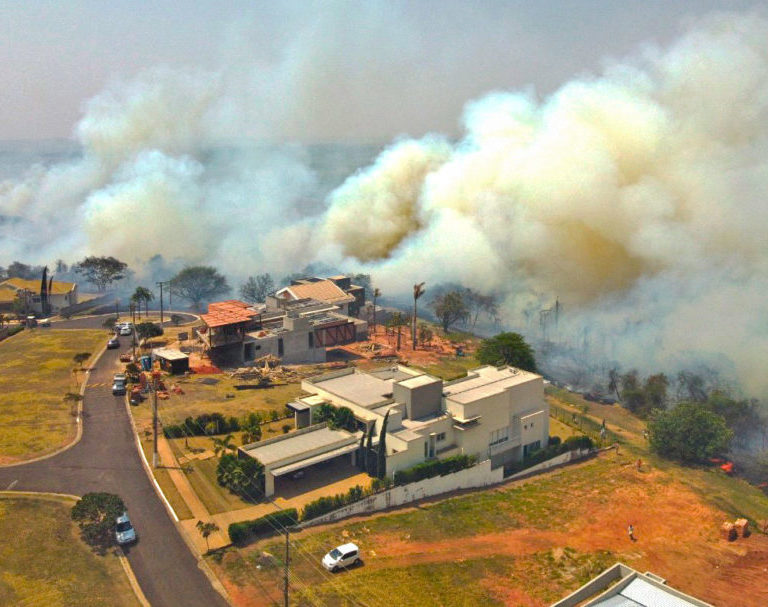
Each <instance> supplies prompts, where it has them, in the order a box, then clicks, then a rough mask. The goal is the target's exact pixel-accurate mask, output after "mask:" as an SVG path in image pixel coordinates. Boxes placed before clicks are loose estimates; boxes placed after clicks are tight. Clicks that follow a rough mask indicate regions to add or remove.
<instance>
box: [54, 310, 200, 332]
mask: <svg viewBox="0 0 768 607" xmlns="http://www.w3.org/2000/svg"><path fill="white" fill-rule="evenodd" d="M171 314H178V315H179V316H181V318H182V322H183V323H188V322H192V321H193V320H196V318H197V317H196V316H195V315H194V314H188V313H186V312H167V311H166V312H165V313H164V314H163V326H165V327H167V326H169V325H170V324H171V320H170V317H171ZM114 315H115V314H114V312H112V313H110V314H99V315H98V316H84V317H82V318H77V317H75V318H71V319H69V320H54V321H53V322H52V323H51V326H52V327H53V328H54V329H101V328H102V326H101V325H102V323H103V322H104V319H105V318H107V317H109V316H114ZM121 317H122V318H127V315H126V313H125V312H122V313H121ZM150 319H151V320H152V321H153V322H157V321H159V320H160V313H159V312H155V311H153V310H150ZM143 320H144V316H142V318H141V321H143ZM136 322H140V320H139V318H138V317H137V318H136Z"/></svg>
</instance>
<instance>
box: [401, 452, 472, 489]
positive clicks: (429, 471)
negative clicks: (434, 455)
mask: <svg viewBox="0 0 768 607" xmlns="http://www.w3.org/2000/svg"><path fill="white" fill-rule="evenodd" d="M476 463H477V458H476V457H475V456H473V455H452V456H451V457H446V458H445V459H433V460H429V461H427V462H421V463H420V464H416V465H415V466H412V467H410V468H406V469H405V470H398V471H397V472H395V485H407V484H409V483H415V482H416V481H420V480H423V479H425V478H432V477H433V476H445V475H446V474H451V473H452V472H458V471H459V470H464V469H465V468H471V467H472V466H474V465H475V464H476Z"/></svg>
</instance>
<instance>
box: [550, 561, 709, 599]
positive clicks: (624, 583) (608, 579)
mask: <svg viewBox="0 0 768 607" xmlns="http://www.w3.org/2000/svg"><path fill="white" fill-rule="evenodd" d="M577 606H578V607H712V605H710V604H709V603H705V602H704V601H701V600H699V599H697V598H694V597H692V596H689V595H687V594H684V593H682V592H680V591H679V590H675V589H674V588H671V587H670V586H667V584H666V580H664V579H663V578H660V577H659V576H657V575H654V574H653V573H650V572H648V571H646V572H645V573H640V572H639V571H636V570H634V569H632V567H627V566H626V565H624V564H623V563H616V564H615V565H614V566H613V567H611V568H609V569H606V570H605V571H603V573H601V574H600V575H598V576H597V577H596V578H593V579H591V580H590V581H589V582H587V583H586V584H584V585H583V586H582V587H581V588H579V589H578V590H576V591H575V592H573V593H571V594H569V595H568V596H567V597H565V598H564V599H561V600H560V601H558V602H557V603H554V604H553V605H552V607H577Z"/></svg>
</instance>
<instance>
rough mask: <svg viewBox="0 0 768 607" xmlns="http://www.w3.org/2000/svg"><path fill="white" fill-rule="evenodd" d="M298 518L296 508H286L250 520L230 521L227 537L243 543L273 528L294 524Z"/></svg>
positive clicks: (234, 541) (270, 531) (273, 529)
mask: <svg viewBox="0 0 768 607" xmlns="http://www.w3.org/2000/svg"><path fill="white" fill-rule="evenodd" d="M298 520H299V513H298V512H297V510H296V508H288V509H286V510H280V511H279V512H275V513H273V514H267V515H266V516H262V517H260V518H257V519H254V520H251V521H241V522H239V523H232V524H231V525H230V526H229V529H228V532H229V539H230V540H232V542H233V543H234V544H244V543H246V542H247V541H249V540H250V539H252V538H254V537H257V536H262V535H268V534H271V533H272V532H273V531H275V528H280V527H287V526H289V525H295V524H296V523H297V522H298Z"/></svg>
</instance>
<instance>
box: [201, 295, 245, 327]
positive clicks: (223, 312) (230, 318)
mask: <svg viewBox="0 0 768 607" xmlns="http://www.w3.org/2000/svg"><path fill="white" fill-rule="evenodd" d="M256 315H257V312H256V311H255V310H253V309H252V308H251V307H250V306H249V305H248V304H247V303H245V302H244V301H239V300H237V299H229V300H227V301H216V302H213V303H210V304H208V314H201V315H200V318H202V319H203V322H204V323H205V324H206V325H207V326H209V327H223V326H225V325H236V324H240V323H244V322H249V321H251V320H253V319H254V318H255V317H256Z"/></svg>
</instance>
